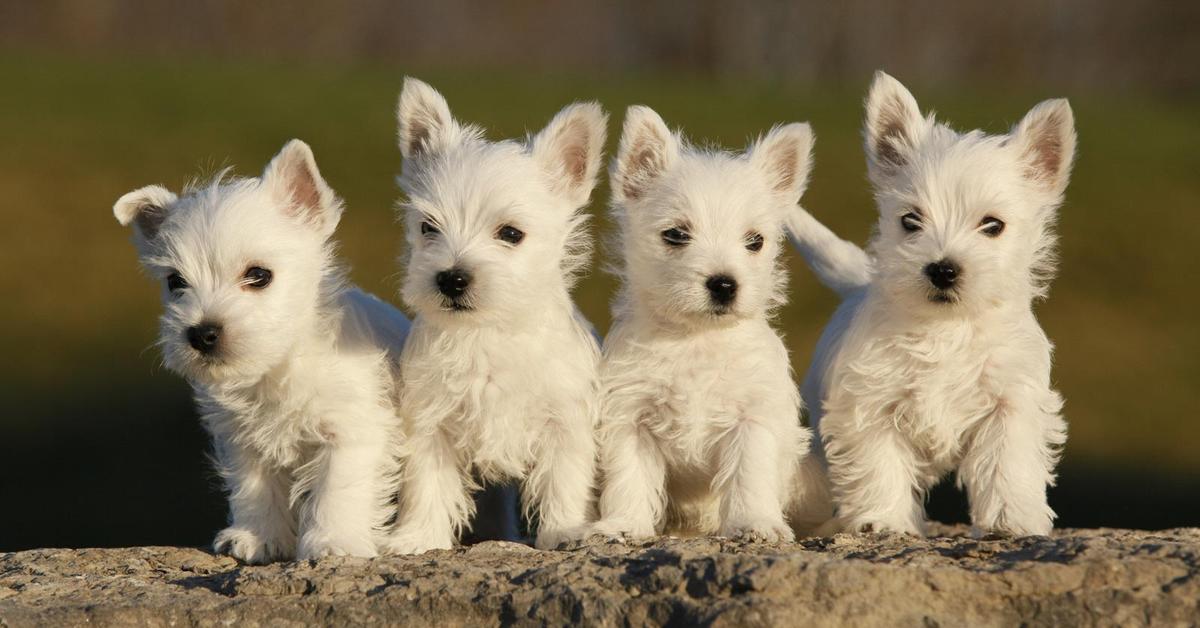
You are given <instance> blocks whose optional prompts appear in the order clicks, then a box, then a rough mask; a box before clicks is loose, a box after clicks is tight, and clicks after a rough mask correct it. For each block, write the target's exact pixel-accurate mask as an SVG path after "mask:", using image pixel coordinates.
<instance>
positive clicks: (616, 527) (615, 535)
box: [588, 519, 655, 541]
mask: <svg viewBox="0 0 1200 628" xmlns="http://www.w3.org/2000/svg"><path fill="white" fill-rule="evenodd" d="M588 534H589V535H595V536H604V537H608V538H610V539H618V540H621V541H633V540H637V539H648V538H650V537H652V536H654V535H655V530H654V526H651V525H644V524H637V523H635V522H633V521H629V520H627V519H601V520H600V521H597V522H596V523H593V524H592V526H591V530H589V531H588Z"/></svg>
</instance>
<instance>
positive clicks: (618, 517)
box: [594, 417, 667, 538]
mask: <svg viewBox="0 0 1200 628" xmlns="http://www.w3.org/2000/svg"><path fill="white" fill-rule="evenodd" d="M606 418H610V417H606ZM600 465H601V476H602V477H603V479H604V490H603V492H601V493H600V521H597V522H596V524H595V526H594V531H595V532H596V533H597V534H604V535H608V536H619V535H623V536H627V537H630V538H647V537H651V536H654V535H655V534H656V532H657V530H658V525H659V523H660V522H661V521H662V518H663V510H664V508H665V507H666V503H667V493H666V461H665V460H664V459H663V454H662V451H661V450H660V449H659V446H658V443H657V442H656V441H655V439H654V436H653V435H652V434H650V432H649V431H648V430H647V429H646V428H644V427H642V426H641V425H637V424H636V423H634V422H624V421H622V422H618V423H615V424H613V425H609V426H606V427H605V428H604V429H603V430H601V441H600Z"/></svg>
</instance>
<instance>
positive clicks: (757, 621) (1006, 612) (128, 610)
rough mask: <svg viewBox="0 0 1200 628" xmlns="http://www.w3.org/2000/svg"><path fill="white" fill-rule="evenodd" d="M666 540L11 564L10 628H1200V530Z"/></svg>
mask: <svg viewBox="0 0 1200 628" xmlns="http://www.w3.org/2000/svg"><path fill="white" fill-rule="evenodd" d="M937 531H938V532H939V535H938V536H936V537H933V538H929V539H913V538H909V537H899V536H886V535H838V536H835V537H832V538H825V539H806V540H804V541H801V542H799V543H795V544H763V543H750V542H742V541H734V540H725V539H674V538H663V539H658V540H655V541H653V542H646V543H636V544H629V545H625V544H620V543H615V542H600V541H596V542H588V543H581V544H578V545H576V546H574V547H572V548H570V549H568V550H564V551H556V552H540V551H537V550H533V549H531V548H528V547H525V546H522V545H517V544H513V543H502V542H487V543H481V544H479V545H475V546H471V547H467V548H462V549H457V550H452V551H437V552H430V553H428V554H424V555H421V556H413V557H387V558H379V559H374V560H364V559H348V558H331V559H325V560H321V561H312V562H294V563H282V564H276V565H268V566H262V567H251V566H244V565H240V564H238V563H237V562H236V561H234V560H233V559H231V558H228V557H223V556H214V555H212V554H210V553H207V552H205V551H202V550H198V549H191V548H175V547H135V548H126V549H83V550H66V549H42V550H31V551H26V552H16V553H8V554H0V626H24V625H34V624H36V625H60V626H61V625H82V624H90V625H123V626H124V625H168V624H169V625H205V626H206V625H217V624H231V623H236V624H238V625H248V626H254V625H272V626H275V625H309V624H314V623H324V624H337V625H348V624H349V625H353V624H418V625H420V624H436V625H438V626H456V625H462V626H466V625H472V626H475V625H481V624H483V625H491V624H539V625H541V624H550V625H558V624H567V623H583V624H589V625H591V624H601V625H644V624H676V625H691V624H697V623H699V624H722V625H856V626H872V625H897V624H899V625H918V624H919V625H925V626H934V625H972V626H985V625H1017V624H1028V625H1060V626H1061V625H1114V624H1120V625H1146V624H1164V623H1165V624H1192V625H1195V624H1196V623H1198V622H1200V578H1197V577H1196V576H1197V574H1198V573H1200V529H1195V528H1185V529H1177V530H1166V531H1161V532H1144V531H1133V530H1107V529H1100V530H1061V531H1058V532H1056V533H1055V534H1054V536H1052V537H1028V538H1019V539H990V538H987V539H973V538H970V537H969V536H968V535H967V534H966V531H965V530H964V529H962V528H951V527H943V528H939V529H938V530H937Z"/></svg>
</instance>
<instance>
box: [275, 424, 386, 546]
mask: <svg viewBox="0 0 1200 628" xmlns="http://www.w3.org/2000/svg"><path fill="white" fill-rule="evenodd" d="M386 442H387V441H386V437H385V436H384V435H379V437H378V438H375V439H373V440H369V441H362V442H349V443H340V442H334V443H331V444H329V445H327V446H326V447H325V450H324V451H323V452H322V453H321V454H320V455H319V456H318V457H317V458H316V459H315V460H314V461H313V463H312V464H315V465H317V467H318V469H319V471H318V473H317V474H316V478H317V480H316V483H315V484H314V485H313V486H312V487H310V491H311V493H310V495H309V498H308V503H307V504H306V505H305V508H304V510H303V512H302V513H301V519H300V529H301V530H302V531H303V534H302V535H301V537H300V546H299V549H298V551H297V555H296V557H297V558H299V559H301V560H304V559H308V558H320V557H322V556H330V555H332V556H344V555H350V556H374V555H375V541H374V530H375V526H376V525H377V523H378V522H377V519H378V515H379V504H380V490H381V487H380V486H379V484H380V479H381V477H380V476H381V475H382V474H381V473H380V472H379V470H380V469H381V468H382V465H383V464H384V460H385V456H386V452H385V447H386Z"/></svg>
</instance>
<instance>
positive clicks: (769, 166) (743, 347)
mask: <svg viewBox="0 0 1200 628" xmlns="http://www.w3.org/2000/svg"><path fill="white" fill-rule="evenodd" d="M811 146H812V133H811V131H810V129H809V127H808V125H807V124H789V125H786V126H781V127H777V128H775V129H773V130H772V131H771V132H770V133H768V134H767V135H766V136H765V137H763V138H762V139H761V140H759V141H758V142H756V143H754V144H753V145H752V146H751V147H750V148H749V149H748V150H747V151H746V152H745V153H744V154H738V155H734V154H728V153H722V152H711V151H703V150H698V149H695V148H692V147H690V146H688V145H687V144H686V143H685V141H684V140H683V139H682V137H680V136H678V135H674V134H672V133H671V132H670V130H669V129H668V128H667V126H666V124H665V123H664V122H663V120H662V118H660V117H659V116H658V114H656V113H655V112H654V111H652V110H651V109H649V108H647V107H631V108H630V109H629V111H628V112H627V114H626V118H625V128H624V131H623V134H622V136H621V145H620V152H619V154H618V155H617V158H616V161H615V162H614V164H613V167H612V171H611V188H612V194H613V214H614V216H615V219H616V221H617V222H618V223H619V225H620V247H621V251H622V256H623V259H624V265H623V267H622V268H621V269H619V271H618V275H619V276H620V279H621V283H622V286H621V291H620V294H619V296H618V299H617V301H616V304H615V306H614V319H615V322H614V325H613V328H612V330H611V331H610V333H609V335H608V337H607V338H606V339H605V343H604V359H603V366H602V368H601V382H602V383H601V390H602V410H601V428H600V448H601V456H600V459H601V475H602V477H603V483H604V486H603V492H602V493H601V498H600V517H601V519H600V521H599V522H597V524H596V526H595V528H594V530H595V531H596V532H597V533H599V534H604V535H613V536H618V535H622V536H627V537H633V538H638V537H646V536H651V535H654V534H656V533H660V532H662V531H664V529H681V530H682V531H685V532H699V533H704V534H712V533H717V534H721V535H723V536H735V535H747V536H750V537H752V538H758V539H763V540H770V541H779V540H791V539H792V538H793V532H792V530H791V529H790V527H789V525H788V522H787V520H786V518H785V516H784V511H785V509H786V508H787V507H788V505H789V502H792V501H795V500H800V499H802V497H803V495H802V493H803V491H802V490H798V487H799V488H802V487H800V486H799V485H798V483H797V482H796V478H795V472H796V468H797V463H798V462H799V461H800V460H801V458H802V457H803V456H804V453H805V452H806V451H807V448H808V440H809V432H808V430H807V429H805V428H804V427H803V426H802V425H801V424H800V405H801V404H800V396H799V394H798V390H797V388H796V384H795V382H793V380H792V376H791V366H790V363H789V361H788V355H787V350H786V348H785V347H784V345H783V342H782V340H781V339H780V337H779V334H778V333H776V332H775V330H774V329H772V327H771V325H770V318H771V314H772V311H773V310H774V309H775V308H777V307H778V306H779V305H780V304H782V303H783V300H784V285H785V282H786V277H785V273H784V270H783V268H782V266H781V265H780V264H779V263H778V260H777V257H778V254H779V250H780V246H779V243H780V240H781V238H782V236H783V233H784V221H785V219H786V217H787V215H788V213H789V212H790V211H791V209H792V207H793V206H794V205H795V204H796V203H797V202H798V201H799V200H800V196H801V194H802V193H803V191H804V188H805V185H806V182H807V178H808V172H809V168H810V165H811V159H810V156H809V154H810V150H811Z"/></svg>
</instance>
